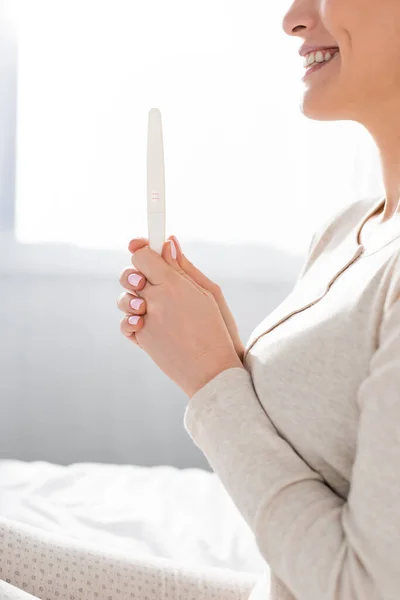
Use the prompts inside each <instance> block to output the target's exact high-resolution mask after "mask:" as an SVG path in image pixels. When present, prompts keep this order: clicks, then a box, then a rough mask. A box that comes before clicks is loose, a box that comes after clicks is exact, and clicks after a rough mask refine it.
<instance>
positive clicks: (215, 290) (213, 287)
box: [210, 280, 222, 298]
mask: <svg viewBox="0 0 400 600" xmlns="http://www.w3.org/2000/svg"><path fill="white" fill-rule="evenodd" d="M210 292H211V293H212V295H213V296H215V297H216V298H218V297H220V296H221V294H222V289H221V286H219V285H218V283H215V282H214V281H211V280H210Z"/></svg>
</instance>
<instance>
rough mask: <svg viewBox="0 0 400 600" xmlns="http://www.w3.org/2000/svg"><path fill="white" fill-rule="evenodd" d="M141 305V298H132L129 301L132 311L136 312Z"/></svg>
mask: <svg viewBox="0 0 400 600" xmlns="http://www.w3.org/2000/svg"><path fill="white" fill-rule="evenodd" d="M142 304H143V300H142V299H141V298H133V299H132V300H131V306H132V308H133V309H134V310H138V309H139V308H140V307H141V306H142Z"/></svg>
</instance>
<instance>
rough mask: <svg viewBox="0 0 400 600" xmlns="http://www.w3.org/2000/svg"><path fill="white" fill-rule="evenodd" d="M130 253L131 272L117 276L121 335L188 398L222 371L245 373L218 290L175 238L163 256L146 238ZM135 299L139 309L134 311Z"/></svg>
mask: <svg viewBox="0 0 400 600" xmlns="http://www.w3.org/2000/svg"><path fill="white" fill-rule="evenodd" d="M171 242H172V244H173V245H174V247H175V249H176V251H175V252H174V251H173V248H172V244H171ZM128 249H129V251H130V252H131V253H132V257H131V261H132V264H133V266H134V268H133V269H132V268H130V267H127V268H125V269H124V270H123V271H122V272H121V274H120V278H119V281H120V284H121V285H122V287H123V288H124V289H126V290H127V291H126V292H124V293H123V294H121V296H120V297H119V298H118V300H117V306H118V308H119V309H120V310H121V311H123V312H124V313H125V316H124V317H123V318H122V319H121V323H120V329H121V332H122V333H123V335H124V336H126V337H127V338H128V339H129V340H131V341H132V342H134V343H135V344H137V345H138V346H139V347H140V348H142V350H144V351H145V352H146V353H147V354H148V355H149V356H150V358H151V359H152V360H153V361H154V362H155V363H156V364H157V366H158V367H159V368H160V369H161V370H162V371H163V372H164V373H165V374H166V375H167V376H168V377H169V378H170V379H172V381H174V382H175V383H176V384H177V385H178V386H179V387H180V388H181V389H182V390H183V391H184V392H185V394H187V395H188V396H189V398H192V396H194V394H195V393H196V392H197V391H198V390H200V389H201V388H202V387H203V386H204V385H205V384H206V383H208V382H209V381H210V380H211V379H213V378H214V377H215V376H216V375H218V374H219V373H221V372H222V371H225V370H226V369H229V368H233V367H241V368H244V367H243V363H242V360H243V354H244V346H243V343H242V342H241V340H240V337H239V332H238V328H237V325H236V322H235V320H234V318H233V316H232V313H231V312H230V310H229V308H228V305H227V304H226V301H225V298H224V296H223V294H222V292H221V289H220V287H219V286H218V285H217V284H215V283H214V282H212V281H211V280H210V279H208V278H207V277H206V276H205V275H204V274H203V273H202V272H201V271H199V270H198V269H196V267H194V265H192V263H191V262H190V261H188V259H187V258H186V256H185V255H184V254H183V253H182V250H181V248H180V245H179V243H178V241H177V239H176V238H175V236H170V237H169V238H168V241H167V242H165V244H164V246H163V250H162V255H161V256H160V255H159V254H158V253H157V252H154V251H153V250H152V249H151V248H150V247H149V242H148V240H147V239H146V238H136V239H134V240H132V241H131V242H130V243H129V246H128ZM135 275H137V276H142V279H141V280H140V281H137V278H136V279H135V277H134V276H135ZM132 276H133V277H132ZM139 299H142V300H143V302H142V305H141V306H140V308H133V306H134V301H135V300H136V301H137V300H139ZM135 316H136V317H139V319H134V318H133V319H132V317H135ZM136 320H137V323H136V324H135V321H136Z"/></svg>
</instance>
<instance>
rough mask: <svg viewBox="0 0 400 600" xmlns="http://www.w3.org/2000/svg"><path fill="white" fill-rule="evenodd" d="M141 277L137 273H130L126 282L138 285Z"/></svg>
mask: <svg viewBox="0 0 400 600" xmlns="http://www.w3.org/2000/svg"><path fill="white" fill-rule="evenodd" d="M142 279H143V277H142V276H141V275H138V274H137V273H131V274H130V275H129V277H128V281H129V283H130V284H131V285H135V286H136V285H139V283H140V282H141V280H142Z"/></svg>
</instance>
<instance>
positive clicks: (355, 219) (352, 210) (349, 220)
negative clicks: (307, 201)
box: [310, 196, 380, 254]
mask: <svg viewBox="0 0 400 600" xmlns="http://www.w3.org/2000/svg"><path fill="white" fill-rule="evenodd" d="M379 198H380V196H373V197H371V196H370V197H366V198H360V199H358V200H353V201H352V202H349V203H347V204H344V205H341V207H340V208H335V209H334V210H330V211H328V212H327V214H326V216H325V218H324V219H323V220H322V221H321V223H320V225H319V226H318V228H317V229H316V231H315V232H314V235H313V238H312V243H311V245H310V254H311V253H313V252H314V251H315V250H317V247H318V254H320V253H321V252H322V251H323V249H324V248H325V246H326V245H327V244H328V242H332V241H334V243H335V244H339V243H340V242H341V241H342V240H343V239H344V238H345V237H346V236H347V235H349V234H350V233H351V231H352V230H353V229H354V228H355V227H356V226H357V225H358V223H360V222H361V220H362V219H363V217H364V216H366V214H367V213H368V211H369V210H370V209H371V208H372V207H373V206H374V205H375V204H376V203H377V202H378V201H379Z"/></svg>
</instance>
